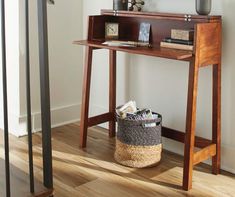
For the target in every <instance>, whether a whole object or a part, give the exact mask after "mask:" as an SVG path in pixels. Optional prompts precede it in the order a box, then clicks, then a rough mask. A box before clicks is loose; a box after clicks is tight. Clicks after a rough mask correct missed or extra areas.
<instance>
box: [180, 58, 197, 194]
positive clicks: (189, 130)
mask: <svg viewBox="0 0 235 197" xmlns="http://www.w3.org/2000/svg"><path fill="white" fill-rule="evenodd" d="M198 69H199V68H198V64H197V62H195V60H194V59H193V60H192V61H191V62H190V67H189V79H188V100H187V115H186V133H185V141H184V172H183V189H184V190H190V189H191V188H192V174H193V157H194V143H195V126H196V100H197V85H198Z"/></svg>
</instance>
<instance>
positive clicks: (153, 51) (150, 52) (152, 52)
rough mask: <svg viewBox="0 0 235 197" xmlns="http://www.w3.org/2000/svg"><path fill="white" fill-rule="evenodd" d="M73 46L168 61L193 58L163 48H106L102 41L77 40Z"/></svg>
mask: <svg viewBox="0 0 235 197" xmlns="http://www.w3.org/2000/svg"><path fill="white" fill-rule="evenodd" d="M73 43H74V44H78V45H85V46H91V47H95V48H100V49H111V50H115V51H123V52H127V53H132V54H139V55H147V56H154V57H162V58H168V59H175V60H182V61H189V59H190V58H191V57H193V52H192V51H185V50H177V49H168V48H163V47H160V46H159V47H153V48H148V47H117V46H107V45H104V44H102V43H103V41H88V40H79V41H74V42H73Z"/></svg>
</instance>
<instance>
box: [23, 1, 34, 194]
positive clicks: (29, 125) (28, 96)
mask: <svg viewBox="0 0 235 197" xmlns="http://www.w3.org/2000/svg"><path fill="white" fill-rule="evenodd" d="M25 34H26V36H25V47H26V69H25V70H26V103H27V105H26V106H27V130H28V157H29V180H30V192H31V193H34V171H33V143H32V120H31V91H30V47H29V0H25Z"/></svg>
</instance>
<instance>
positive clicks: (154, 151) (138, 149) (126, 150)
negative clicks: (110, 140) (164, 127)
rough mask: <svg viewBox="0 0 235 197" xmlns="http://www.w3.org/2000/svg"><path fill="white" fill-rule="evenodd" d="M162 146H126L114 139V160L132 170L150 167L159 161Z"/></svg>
mask: <svg viewBox="0 0 235 197" xmlns="http://www.w3.org/2000/svg"><path fill="white" fill-rule="evenodd" d="M161 152H162V144H158V145H154V146H134V145H127V144H124V143H122V142H120V141H119V140H118V139H116V150H115V153H114V158H115V160H116V161H117V162H118V163H120V164H122V165H125V166H129V167H133V168H145V167H152V166H155V165H157V164H158V163H159V161H160V160H161Z"/></svg>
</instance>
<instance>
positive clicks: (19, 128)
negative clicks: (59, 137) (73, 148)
mask: <svg viewBox="0 0 235 197" xmlns="http://www.w3.org/2000/svg"><path fill="white" fill-rule="evenodd" d="M80 110H81V104H80V103H79V104H73V105H67V106H61V107H57V108H52V109H51V125H52V128H54V127H58V126H61V125H65V124H69V123H73V122H77V121H79V120H80ZM8 117H9V132H10V133H11V134H13V135H15V136H17V137H20V136H24V135H27V117H26V115H23V116H20V117H19V116H17V115H14V114H11V113H9V116H8ZM2 120H3V118H1V120H0V127H1V128H3V121H2ZM40 130H41V112H36V113H32V131H33V132H37V131H40Z"/></svg>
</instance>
